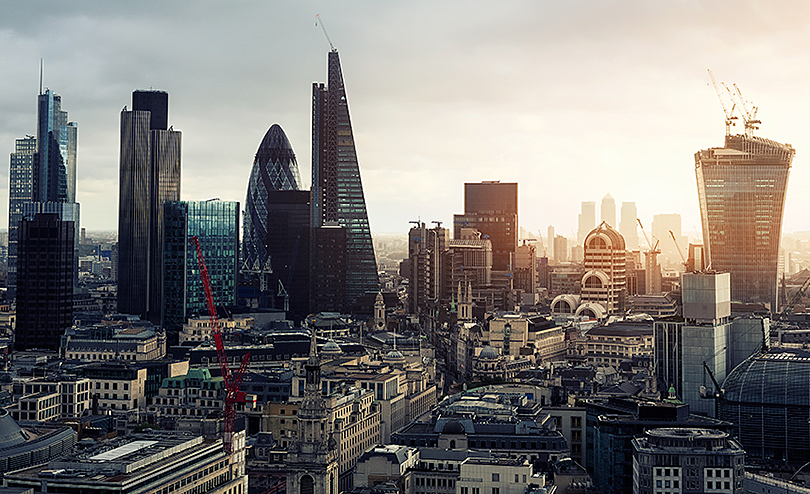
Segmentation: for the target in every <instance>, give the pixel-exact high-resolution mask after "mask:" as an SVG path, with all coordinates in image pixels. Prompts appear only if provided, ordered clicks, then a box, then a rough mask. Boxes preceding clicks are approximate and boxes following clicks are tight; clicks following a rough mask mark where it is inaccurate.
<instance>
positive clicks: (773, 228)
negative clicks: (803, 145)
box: [695, 135, 795, 310]
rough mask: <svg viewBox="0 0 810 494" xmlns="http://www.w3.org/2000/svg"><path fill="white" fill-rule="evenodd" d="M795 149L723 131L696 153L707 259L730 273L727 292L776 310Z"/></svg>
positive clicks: (735, 298)
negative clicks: (721, 141)
mask: <svg viewBox="0 0 810 494" xmlns="http://www.w3.org/2000/svg"><path fill="white" fill-rule="evenodd" d="M794 154H795V150H794V149H793V148H792V147H791V146H790V145H789V144H780V143H778V142H775V141H772V140H770V139H764V138H762V137H753V136H744V135H734V136H731V135H729V136H726V143H725V147H722V148H711V149H705V150H703V151H699V152H698V153H696V154H695V174H696V176H697V185H698V198H699V200H700V215H701V221H702V223H703V242H704V244H705V248H706V257H707V261H708V264H711V267H712V268H713V269H714V270H716V271H727V272H729V273H731V297H732V300H735V301H739V302H760V303H766V304H770V307H771V310H776V309H777V306H776V290H777V265H778V260H779V241H780V238H781V235H782V216H783V212H784V206H785V193H786V191H787V181H788V174H789V173H790V166H791V163H792V161H793V156H794Z"/></svg>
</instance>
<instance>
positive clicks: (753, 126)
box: [729, 84, 762, 137]
mask: <svg viewBox="0 0 810 494" xmlns="http://www.w3.org/2000/svg"><path fill="white" fill-rule="evenodd" d="M733 86H734V89H735V90H736V91H737V96H736V98H737V104H738V105H739V106H740V108H742V112H743V123H744V124H745V135H746V136H747V137H753V136H754V131H755V130H758V129H759V124H761V123H762V121H761V120H757V112H758V111H759V108H758V107H756V106H754V107H753V108H752V109H751V111H748V105H746V104H745V98H743V95H742V91H740V88H739V87H738V86H737V84H733ZM729 93H730V94H731V95H732V96H734V93H732V92H731V90H729Z"/></svg>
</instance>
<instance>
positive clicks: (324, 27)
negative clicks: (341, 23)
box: [315, 14, 337, 51]
mask: <svg viewBox="0 0 810 494" xmlns="http://www.w3.org/2000/svg"><path fill="white" fill-rule="evenodd" d="M319 24H320V26H321V29H323V34H324V35H325V36H326V41H328V42H329V47H330V48H331V49H332V51H337V49H336V48H335V45H333V44H332V40H331V39H329V33H327V32H326V26H324V25H323V19H321V14H315V25H316V26H317V25H319Z"/></svg>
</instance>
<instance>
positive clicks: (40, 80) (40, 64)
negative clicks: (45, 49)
mask: <svg viewBox="0 0 810 494" xmlns="http://www.w3.org/2000/svg"><path fill="white" fill-rule="evenodd" d="M43 67H44V63H43V62H42V59H41V58H40V59H39V94H42V70H43Z"/></svg>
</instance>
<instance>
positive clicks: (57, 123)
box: [8, 89, 79, 298]
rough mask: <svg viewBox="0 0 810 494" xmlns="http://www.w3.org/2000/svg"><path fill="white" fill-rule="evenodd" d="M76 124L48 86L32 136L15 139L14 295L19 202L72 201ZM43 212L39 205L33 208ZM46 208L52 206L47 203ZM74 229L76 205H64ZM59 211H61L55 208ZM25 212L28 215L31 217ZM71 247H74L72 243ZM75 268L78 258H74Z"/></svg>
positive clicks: (12, 206)
mask: <svg viewBox="0 0 810 494" xmlns="http://www.w3.org/2000/svg"><path fill="white" fill-rule="evenodd" d="M77 142H78V124H76V122H69V121H68V113H67V112H66V111H64V110H62V97H61V96H59V95H58V94H56V93H54V92H53V91H51V90H50V89H46V90H45V92H41V93H40V94H39V96H38V97H37V134H36V138H34V137H33V136H27V137H25V138H23V139H18V140H17V142H16V146H15V150H14V153H12V154H11V168H10V173H9V185H10V187H9V238H8V289H9V293H8V296H9V298H14V296H15V292H16V285H17V257H18V227H19V222H20V220H22V219H23V205H24V204H28V203H75V202H76V148H77ZM36 209H37V212H43V207H38V208H36ZM50 209H54V208H53V207H50ZM67 210H68V211H70V212H73V211H75V212H76V216H75V218H74V217H70V218H68V217H60V219H62V220H65V221H74V222H75V226H76V231H78V226H79V224H78V205H75V208H72V207H71V208H67ZM59 212H61V211H59ZM32 218H33V216H29V217H28V219H32ZM74 247H77V246H75V245H74ZM76 267H77V268H78V258H76Z"/></svg>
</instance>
